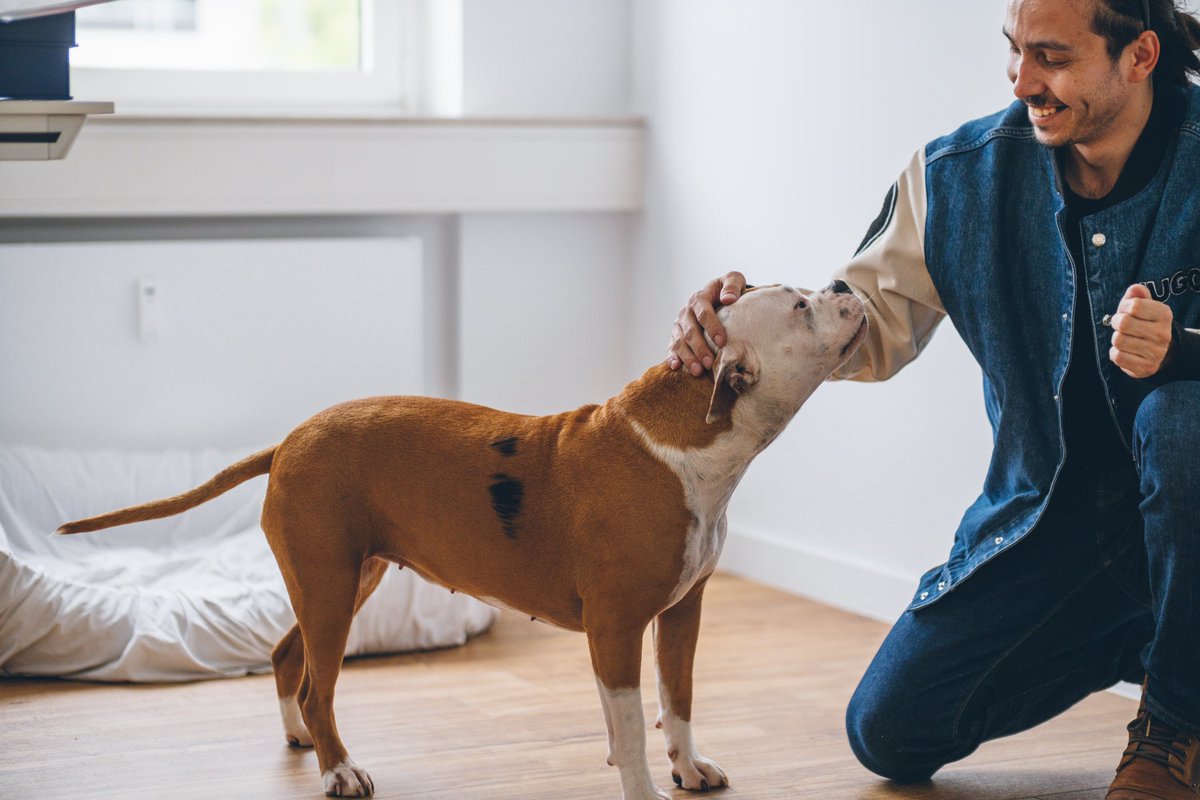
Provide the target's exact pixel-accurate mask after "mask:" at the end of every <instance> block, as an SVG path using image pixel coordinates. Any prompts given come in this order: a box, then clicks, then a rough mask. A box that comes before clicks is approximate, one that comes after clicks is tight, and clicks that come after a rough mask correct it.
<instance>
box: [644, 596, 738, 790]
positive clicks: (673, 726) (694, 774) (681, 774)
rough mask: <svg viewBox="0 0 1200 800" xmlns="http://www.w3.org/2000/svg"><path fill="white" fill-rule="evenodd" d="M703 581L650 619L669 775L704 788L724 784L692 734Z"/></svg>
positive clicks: (685, 785)
mask: <svg viewBox="0 0 1200 800" xmlns="http://www.w3.org/2000/svg"><path fill="white" fill-rule="evenodd" d="M704 584H705V581H701V582H700V583H698V584H696V585H695V586H694V587H692V590H691V591H690V592H688V594H687V595H686V596H685V597H684V598H683V599H682V600H680V601H679V602H678V603H676V604H675V605H674V606H672V607H671V608H668V609H667V610H666V611H664V612H663V613H661V614H659V615H658V619H657V620H655V623H654V652H655V655H656V657H657V660H658V706H659V715H658V722H659V726H660V727H661V728H662V729H663V733H664V734H665V735H666V737H667V756H668V757H669V758H670V759H671V777H673V778H674V779H675V784H676V785H677V786H682V787H683V788H684V789H691V790H697V789H698V790H700V791H708V790H709V789H716V788H717V787H719V786H728V785H729V779H728V778H727V777H726V776H725V773H724V771H723V770H722V769H721V768H720V767H719V766H717V765H716V764H714V763H713V762H712V761H709V760H708V759H707V758H704V757H703V756H701V755H700V754H699V753H698V752H696V742H695V740H694V739H693V738H692V723H691V719H692V664H693V662H694V660H695V656H696V640H697V639H698V638H699V635H700V602H701V599H702V598H703V596H704Z"/></svg>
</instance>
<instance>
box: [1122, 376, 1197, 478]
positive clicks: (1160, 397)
mask: <svg viewBox="0 0 1200 800" xmlns="http://www.w3.org/2000/svg"><path fill="white" fill-rule="evenodd" d="M1133 430H1134V458H1135V459H1136V460H1137V463H1138V469H1139V470H1140V471H1141V472H1142V476H1143V479H1145V478H1146V477H1152V479H1153V482H1154V484H1155V485H1156V486H1157V487H1159V488H1161V489H1165V490H1167V491H1169V492H1171V493H1175V492H1178V493H1180V494H1182V495H1185V496H1194V495H1195V492H1197V491H1200V486H1189V485H1186V484H1184V483H1183V482H1185V481H1188V480H1192V481H1193V482H1194V481H1195V476H1196V474H1197V473H1196V470H1195V469H1194V468H1193V462H1194V459H1195V455H1194V454H1195V453H1196V452H1198V451H1200V381H1177V382H1176V383H1168V384H1166V385H1165V386H1160V387H1158V388H1157V389H1155V390H1154V391H1153V392H1151V393H1150V394H1149V395H1147V397H1146V399H1145V400H1143V401H1142V404H1141V406H1140V407H1138V412H1137V416H1136V417H1135V418H1134V426H1133Z"/></svg>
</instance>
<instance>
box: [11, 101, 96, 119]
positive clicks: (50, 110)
mask: <svg viewBox="0 0 1200 800" xmlns="http://www.w3.org/2000/svg"><path fill="white" fill-rule="evenodd" d="M111 113H113V104H112V103H90V102H83V101H80V100H0V115H3V114H26V115H27V114H42V115H46V116H55V115H58V114H111Z"/></svg>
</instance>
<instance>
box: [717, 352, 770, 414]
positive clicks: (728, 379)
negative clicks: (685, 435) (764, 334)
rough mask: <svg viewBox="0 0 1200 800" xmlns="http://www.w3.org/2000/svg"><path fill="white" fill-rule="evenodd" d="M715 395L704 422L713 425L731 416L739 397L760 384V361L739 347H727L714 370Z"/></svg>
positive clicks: (718, 358)
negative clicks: (756, 384) (730, 413)
mask: <svg viewBox="0 0 1200 800" xmlns="http://www.w3.org/2000/svg"><path fill="white" fill-rule="evenodd" d="M713 373H714V378H713V394H712V400H711V401H710V402H709V404H708V416H707V417H705V418H704V421H705V422H707V423H709V424H712V423H714V422H716V421H717V420H719V419H721V418H722V417H724V416H726V415H728V414H729V412H730V410H731V409H732V408H733V404H734V402H735V401H736V400H737V399H738V395H740V394H741V393H742V392H744V391H746V390H747V389H749V388H750V387H751V386H753V385H754V384H755V383H757V382H758V361H757V359H755V358H754V357H753V354H752V353H750V352H749V351H747V350H746V348H745V347H742V346H739V345H726V346H725V347H724V348H722V349H721V354H720V355H719V356H717V364H716V366H715V367H714V368H713Z"/></svg>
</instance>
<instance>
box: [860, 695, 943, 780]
mask: <svg viewBox="0 0 1200 800" xmlns="http://www.w3.org/2000/svg"><path fill="white" fill-rule="evenodd" d="M846 734H847V736H848V737H849V740H850V749H851V750H852V751H853V752H854V756H855V757H856V758H857V759H858V760H859V763H861V764H862V765H863V766H864V767H866V768H867V769H869V770H870V771H871V772H874V773H875V774H876V775H879V776H880V777H882V778H887V779H888V780H892V781H896V782H898V783H915V782H917V781H923V780H928V779H929V778H930V777H931V776H932V775H933V773H935V772H937V771H938V769H939V768H941V766H942V763H940V762H939V763H929V759H928V757H924V756H922V755H920V753H919V749H920V745H919V744H918V742H917V740H916V730H915V726H914V724H913V716H912V715H911V714H908V713H906V712H905V711H904V710H902V709H900V708H897V707H895V704H894V703H892V702H891V701H890V700H889V699H888V698H887V697H886V696H885V695H881V693H879V692H874V691H871V690H870V689H869V688H868V687H867V683H866V681H865V680H864V682H863V684H861V685H859V687H858V691H856V692H855V693H854V696H853V697H852V698H851V699H850V705H849V706H848V707H847V709H846Z"/></svg>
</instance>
